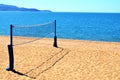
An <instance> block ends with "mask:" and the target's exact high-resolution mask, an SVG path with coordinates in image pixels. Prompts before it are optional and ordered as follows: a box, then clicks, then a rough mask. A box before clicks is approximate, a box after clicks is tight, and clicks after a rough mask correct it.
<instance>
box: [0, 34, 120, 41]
mask: <svg viewBox="0 0 120 80" xmlns="http://www.w3.org/2000/svg"><path fill="white" fill-rule="evenodd" d="M0 37H10V36H6V35H0ZM13 37H16V38H28V39H54V37H53V38H46V37H44V38H40V37H23V36H13ZM57 39H58V40H70V41H88V42H103V43H106V42H107V43H120V41H102V40H87V39H69V38H57Z"/></svg>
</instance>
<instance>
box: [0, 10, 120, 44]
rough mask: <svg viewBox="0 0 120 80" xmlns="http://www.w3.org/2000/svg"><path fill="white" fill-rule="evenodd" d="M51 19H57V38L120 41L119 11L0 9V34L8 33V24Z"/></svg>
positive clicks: (20, 24)
mask: <svg viewBox="0 0 120 80" xmlns="http://www.w3.org/2000/svg"><path fill="white" fill-rule="evenodd" d="M53 20H56V21H57V36H58V38H65V39H78V40H93V41H114V42H120V13H72V12H68V13H67V12H52V13H41V12H19V11H18V12H10V11H6V12H2V11H1V12H0V35H9V31H10V30H9V25H10V24H13V25H19V26H24V25H33V24H40V23H46V22H49V21H53ZM28 35H29V34H28Z"/></svg>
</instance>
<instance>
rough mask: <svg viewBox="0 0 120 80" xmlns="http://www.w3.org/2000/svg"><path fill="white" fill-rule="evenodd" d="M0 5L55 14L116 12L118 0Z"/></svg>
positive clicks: (17, 0)
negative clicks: (54, 12) (49, 11)
mask: <svg viewBox="0 0 120 80" xmlns="http://www.w3.org/2000/svg"><path fill="white" fill-rule="evenodd" d="M0 4H10V5H16V6H19V7H27V8H37V9H40V10H52V11H56V12H117V13H120V0H0Z"/></svg>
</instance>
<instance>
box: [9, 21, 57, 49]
mask: <svg viewBox="0 0 120 80" xmlns="http://www.w3.org/2000/svg"><path fill="white" fill-rule="evenodd" d="M53 36H54V44H53V45H54V47H57V44H56V42H57V41H56V40H57V39H56V38H57V36H56V20H54V21H50V22H47V23H43V24H35V25H27V26H16V25H10V44H11V45H21V44H27V43H31V42H34V41H36V40H39V39H42V38H53Z"/></svg>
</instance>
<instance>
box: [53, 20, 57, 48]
mask: <svg viewBox="0 0 120 80" xmlns="http://www.w3.org/2000/svg"><path fill="white" fill-rule="evenodd" d="M53 46H54V47H58V46H57V35H56V20H55V30H54V44H53Z"/></svg>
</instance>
